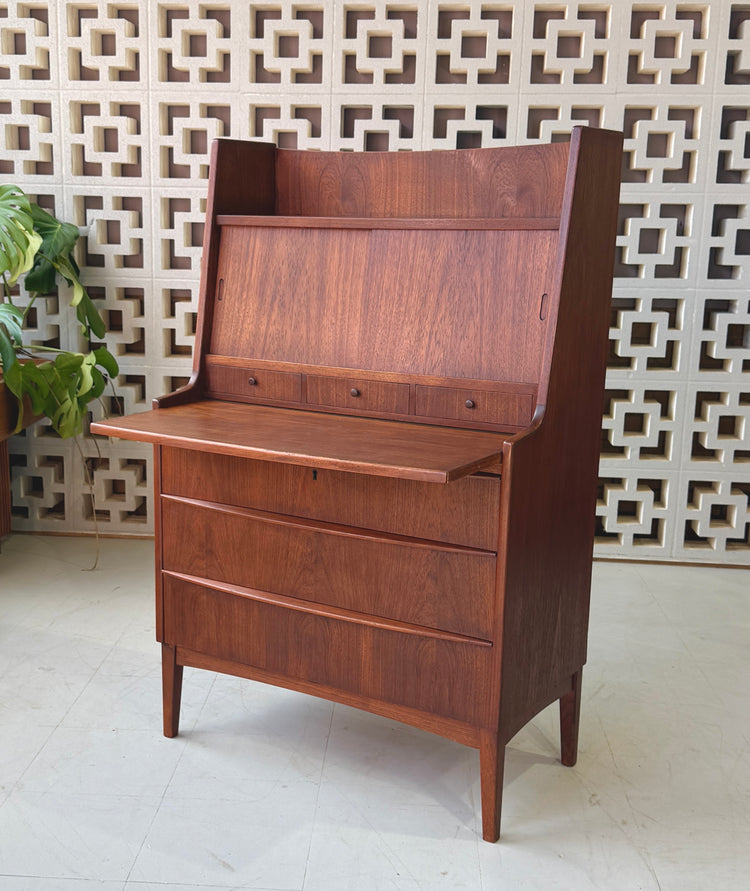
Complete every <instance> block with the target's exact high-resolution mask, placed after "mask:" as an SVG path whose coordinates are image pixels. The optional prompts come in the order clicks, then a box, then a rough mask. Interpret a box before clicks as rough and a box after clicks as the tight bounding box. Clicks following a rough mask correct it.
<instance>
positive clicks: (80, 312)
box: [0, 185, 118, 438]
mask: <svg viewBox="0 0 750 891" xmlns="http://www.w3.org/2000/svg"><path fill="white" fill-rule="evenodd" d="M78 237H79V231H78V228H77V227H76V226H74V225H72V224H71V223H61V222H60V221H59V220H57V219H55V217H53V216H52V215H51V214H49V213H47V212H46V211H45V210H43V209H42V208H41V207H39V206H38V205H36V204H33V203H32V202H30V201H29V199H28V198H27V196H26V195H25V194H24V193H23V192H22V191H21V189H19V188H18V187H17V186H15V185H0V276H1V277H2V282H3V288H2V295H1V297H0V371H2V376H3V379H4V381H5V386H6V389H7V390H9V391H10V393H12V394H13V396H14V397H15V398H16V400H17V401H18V424H17V428H16V429H17V430H20V429H21V427H22V426H23V412H24V402H25V400H28V402H29V403H30V405H31V411H32V412H33V413H34V414H35V415H46V416H47V417H48V418H49V419H50V422H51V424H52V427H53V429H54V430H55V431H56V432H57V433H58V434H59V435H60V436H62V437H65V438H67V437H71V436H77V435H78V434H79V433H80V432H81V431H82V429H83V422H84V418H85V417H86V412H87V409H88V405H89V403H90V402H91V401H92V400H94V399H98V398H99V397H100V396H101V395H102V393H103V392H104V389H105V387H106V386H107V382H108V380H111V379H112V378H114V377H115V376H116V375H117V373H118V367H117V362H116V361H115V358H114V356H112V354H111V353H110V352H109V351H108V350H107V348H106V347H104V346H98V347H96V348H95V349H89V350H88V351H86V352H74V351H71V350H62V349H57V348H55V347H50V346H43V345H38V344H34V345H30V344H27V343H26V342H25V339H24V337H25V328H24V326H25V323H26V321H27V319H28V317H29V313H30V311H31V308H32V307H33V305H34V303H35V301H36V300H37V299H38V298H39V297H40V296H41V295H45V294H49V293H50V292H51V291H52V290H53V289H54V288H55V284H56V281H57V279H58V276H59V277H60V278H61V279H63V280H64V281H65V282H67V283H68V285H70V286H71V288H72V289H73V299H72V301H71V307H72V309H73V311H75V314H76V318H77V320H78V323H79V324H80V329H81V334H82V335H83V338H84V339H85V340H86V342H87V343H90V342H91V340H92V339H94V340H95V341H101V340H102V338H103V337H104V334H105V325H104V321H103V319H102V317H101V316H100V315H99V311H98V310H97V308H96V307H95V306H94V303H93V301H92V300H91V298H90V296H89V295H88V293H87V292H86V289H85V288H84V287H83V285H82V284H81V282H80V278H79V273H80V270H79V268H78V265H77V264H76V261H75V259H74V258H73V249H74V247H75V244H76V241H77V240H78ZM22 275H25V278H24V285H25V288H26V291H27V292H28V294H29V299H28V300H27V301H20V300H18V299H16V298H14V296H13V294H14V291H15V285H16V282H17V281H18V279H19V277H20V276H22ZM22 303H23V305H21V304H22Z"/></svg>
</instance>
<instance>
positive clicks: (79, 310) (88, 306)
mask: <svg viewBox="0 0 750 891" xmlns="http://www.w3.org/2000/svg"><path fill="white" fill-rule="evenodd" d="M76 314H77V316H78V321H79V322H80V323H81V325H83V329H84V331H83V333H84V334H86V335H88V336H89V337H90V336H91V334H93V335H94V337H97V338H99V339H101V338H103V337H104V335H105V334H106V333H107V326H106V325H105V324H104V319H102V317H101V316H100V315H99V310H98V309H97V308H96V307H95V306H94V302H93V300H92V299H91V298H90V297H89V295H88V293H87V292H86V291H85V290H84V292H83V295H82V297H81V299H80V302H79V304H78V306H77V307H76Z"/></svg>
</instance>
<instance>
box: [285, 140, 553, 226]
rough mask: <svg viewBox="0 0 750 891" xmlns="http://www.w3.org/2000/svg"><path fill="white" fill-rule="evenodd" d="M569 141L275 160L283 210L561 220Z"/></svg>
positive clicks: (315, 213)
mask: <svg viewBox="0 0 750 891" xmlns="http://www.w3.org/2000/svg"><path fill="white" fill-rule="evenodd" d="M567 161H568V146H567V145H566V144H564V143H556V144H553V145H535V146H523V147H520V148H519V147H507V148H503V149H502V150H501V151H497V150H496V149H466V150H463V151H459V152H364V153H363V152H357V153H354V152H298V151H279V152H277V154H276V191H277V199H276V212H277V213H278V214H285V215H300V216H333V217H341V216H346V217H466V218H469V219H471V218H476V217H559V216H560V208H561V206H562V196H563V186H564V183H565V171H566V166H567Z"/></svg>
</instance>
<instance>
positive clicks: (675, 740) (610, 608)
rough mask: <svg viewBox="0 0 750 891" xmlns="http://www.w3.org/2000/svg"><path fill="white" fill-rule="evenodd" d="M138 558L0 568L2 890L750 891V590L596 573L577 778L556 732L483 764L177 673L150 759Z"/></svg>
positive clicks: (705, 571) (28, 544) (749, 581)
mask: <svg viewBox="0 0 750 891" xmlns="http://www.w3.org/2000/svg"><path fill="white" fill-rule="evenodd" d="M152 548H153V545H152V543H151V542H147V541H113V540H109V541H104V542H103V543H102V554H101V558H100V562H99V567H98V569H96V570H95V571H93V572H87V571H85V569H86V567H87V565H89V563H90V561H91V559H92V555H93V550H94V545H93V542H92V541H91V540H89V539H75V538H53V537H43V536H25V535H15V536H11V537H10V538H9V539H6V541H5V542H4V543H3V550H2V554H0V889H2V891H20V889H24V891H26V889H28V891H32V889H33V891H38V889H45V891H46V889H55V891H57V889H61V891H68V889H76V891H77V889H89V888H91V889H93V888H103V889H113V891H114V889H118V891H120V889H140V891H144V889H158V891H165V889H173V888H174V889H176V888H180V889H195V888H213V889H229V888H252V889H264V891H272V889H273V891H301V889H304V891H343V889H351V891H367V889H389V891H390V889H409V891H411V889H426V891H432V889H441V888H445V889H453V888H467V889H479V891H489V889H493V891H494V889H511V891H526V889H539V891H549V889H556V891H561V889H571V891H573V889H574V891H585V889H596V891H600V889H606V891H617V889H623V891H635V889H647V891H652V889H660V891H691V889H695V891H706V889H716V891H719V889H720V891H732V889H747V888H748V887H750V884H748V883H749V881H750V880H749V879H748V875H750V844H749V842H748V840H749V839H750V571H747V570H737V569H709V568H702V567H676V566H656V565H645V564H627V563H597V564H595V566H594V576H593V578H594V584H593V603H592V617H591V632H590V648H589V662H588V665H587V667H586V670H585V672H584V695H583V708H582V719H581V742H580V754H579V760H578V764H577V765H576V767H574V768H565V767H563V766H562V765H561V764H560V763H559V761H558V760H557V759H558V741H557V739H558V737H557V734H558V730H557V714H556V709H554V708H552V709H547V710H546V711H545V712H544V713H542V714H541V715H540V716H538V717H537V718H536V719H535V720H534V721H533V722H531V723H530V724H529V725H528V726H527V727H526V728H524V730H523V731H522V732H521V733H519V734H518V735H517V736H516V737H515V739H514V740H513V741H512V742H511V744H510V746H509V748H508V751H507V755H506V772H505V793H504V804H503V825H502V828H503V836H502V838H501V841H500V842H499V843H498V844H496V845H490V844H487V843H486V842H483V841H482V840H481V837H480V810H479V761H478V755H477V753H476V752H475V751H474V750H472V749H467V748H464V747H462V746H459V745H457V744H455V743H452V742H448V741H446V740H443V739H440V738H438V737H436V736H432V735H430V734H428V733H423V732H420V731H418V730H414V729H412V728H409V727H405V726H402V725H399V724H397V723H394V722H392V721H388V720H385V719H383V718H379V717H376V716H373V715H369V714H366V713H362V712H358V711H356V710H353V709H350V708H346V707H343V706H339V705H336V706H334V705H332V704H331V703H328V702H324V701H322V700H317V699H314V698H311V697H306V696H303V695H301V694H296V693H292V692H289V691H285V690H279V689H275V688H271V687H264V686H263V685H260V684H255V683H252V682H250V681H243V680H237V679H234V678H228V677H223V676H217V675H213V674H210V673H208V672H199V671H190V670H186V673H185V685H184V695H183V710H182V723H181V727H182V732H181V735H180V736H179V737H178V738H176V739H173V740H168V739H165V738H164V737H163V736H162V735H161V693H160V669H159V648H158V645H157V644H156V643H155V642H154V634H153V603H152V600H153V594H152V589H153V559H152Z"/></svg>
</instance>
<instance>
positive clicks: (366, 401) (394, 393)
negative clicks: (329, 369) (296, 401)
mask: <svg viewBox="0 0 750 891" xmlns="http://www.w3.org/2000/svg"><path fill="white" fill-rule="evenodd" d="M307 402H308V403H309V404H310V405H329V406H332V407H334V408H353V409H360V410H362V411H377V412H393V413H394V414H399V415H406V414H408V413H409V385H408V384H398V383H391V382H390V381H372V380H364V379H362V378H341V377H321V376H318V375H313V374H311V375H308V378H307Z"/></svg>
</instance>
